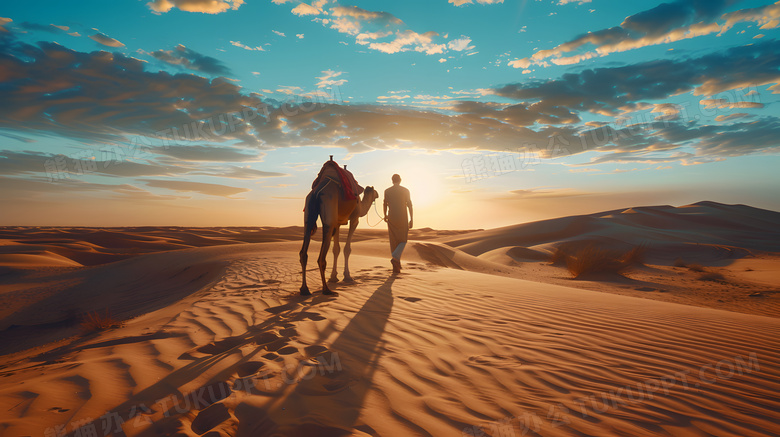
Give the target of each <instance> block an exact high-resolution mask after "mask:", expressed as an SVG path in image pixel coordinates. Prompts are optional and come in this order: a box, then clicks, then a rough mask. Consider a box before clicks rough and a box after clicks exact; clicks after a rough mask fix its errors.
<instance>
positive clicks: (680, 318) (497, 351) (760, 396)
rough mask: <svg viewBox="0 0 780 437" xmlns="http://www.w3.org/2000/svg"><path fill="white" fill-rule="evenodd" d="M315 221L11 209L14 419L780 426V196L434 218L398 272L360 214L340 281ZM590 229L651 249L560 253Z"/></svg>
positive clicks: (707, 428)
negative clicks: (181, 224)
mask: <svg viewBox="0 0 780 437" xmlns="http://www.w3.org/2000/svg"><path fill="white" fill-rule="evenodd" d="M301 232H302V230H301V228H300V227H289V228H208V229H203V228H200V229H183V228H175V227H171V228H163V227H158V228H105V229H94V228H93V229H90V228H2V229H0V302H2V305H0V331H1V334H0V354H2V356H1V357H0V434H1V435H2V436H46V437H49V436H64V435H68V436H109V435H111V436H119V435H127V436H157V435H177V436H198V435H204V436H209V437H217V436H272V435H278V436H320V435H321V436H340V435H357V436H363V435H381V436H399V435H434V436H449V435H453V436H464V435H465V436H483V435H489V436H521V435H541V436H657V435H669V436H772V435H780V425H778V423H780V395H778V393H780V352H778V350H777V344H779V343H780V301H778V294H780V281H779V280H778V278H780V275H778V271H779V270H780V213H777V212H772V211H766V210H761V209H757V208H751V207H749V206H744V205H722V204H717V203H712V202H701V203H698V204H694V205H687V206H682V207H672V206H654V207H634V208H626V209H623V210H616V211H608V212H604V213H599V214H592V215H587V216H576V217H564V218H560V219H554V220H545V221H541V222H534V223H527V224H520V225H516V226H510V227H506V228H499V229H490V230H477V231H435V230H432V229H420V230H413V231H412V232H411V233H410V244H409V246H408V247H407V250H406V252H405V254H404V270H403V272H402V273H401V274H399V275H392V274H391V267H390V263H389V256H388V251H389V250H388V242H387V237H386V234H385V233H384V232H383V231H382V230H381V229H368V228H365V226H364V224H362V225H361V228H360V229H359V231H358V232H357V234H356V238H355V241H356V242H355V243H354V245H353V253H352V258H351V259H350V266H351V273H352V276H353V278H354V279H355V282H354V283H350V284H347V283H343V282H339V283H337V284H335V285H333V288H334V290H335V291H337V292H338V293H339V295H338V296H334V297H331V296H323V295H322V294H320V293H319V292H318V291H317V290H318V289H319V287H318V286H319V274H318V272H317V271H316V269H315V267H316V265H315V263H314V261H313V260H314V259H315V258H316V252H317V251H318V249H319V245H318V244H317V243H315V244H313V245H312V247H311V249H310V253H309V266H308V268H309V270H308V271H307V278H308V280H309V284H310V287H311V288H312V291H314V296H311V297H308V298H304V297H301V296H298V287H299V285H300V265H299V263H298V250H299V249H300V239H301ZM584 245H597V246H598V247H599V248H603V249H604V250H614V251H625V250H629V249H631V248H632V247H637V246H641V247H643V248H644V250H645V253H644V256H643V257H642V258H643V259H642V262H641V263H637V265H634V266H632V267H631V268H630V269H629V270H626V271H624V272H622V273H620V274H617V273H614V274H610V273H602V274H598V275H591V276H587V277H582V278H578V279H573V278H572V274H571V273H570V272H569V270H568V269H567V267H566V265H565V263H551V262H550V259H551V256H553V255H554V254H555V253H556V251H557V250H559V249H561V250H564V249H565V250H566V251H570V252H571V253H575V252H576V249H577V248H578V247H583V246H584ZM330 263H332V261H331V260H330V259H329V264H330ZM339 264H340V265H343V263H342V262H340V263H339ZM329 273H330V272H329V271H328V274H329ZM339 276H340V277H341V276H342V274H341V272H339ZM89 314H92V315H93V316H97V317H98V318H105V319H110V320H112V321H113V323H112V324H113V325H114V326H111V327H107V328H105V329H100V330H97V331H94V332H92V331H90V332H88V331H86V330H85V329H86V326H85V324H84V323H82V321H83V320H84V319H85V317H87V316H88V315H89Z"/></svg>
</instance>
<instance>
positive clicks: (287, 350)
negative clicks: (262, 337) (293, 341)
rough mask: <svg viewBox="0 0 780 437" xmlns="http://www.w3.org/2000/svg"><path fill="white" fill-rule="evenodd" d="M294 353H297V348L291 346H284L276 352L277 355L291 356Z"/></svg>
mask: <svg viewBox="0 0 780 437" xmlns="http://www.w3.org/2000/svg"><path fill="white" fill-rule="evenodd" d="M296 352H298V348H296V347H293V346H286V347H283V348H281V349H279V350H278V351H276V353H278V354H279V355H292V354H294V353H296Z"/></svg>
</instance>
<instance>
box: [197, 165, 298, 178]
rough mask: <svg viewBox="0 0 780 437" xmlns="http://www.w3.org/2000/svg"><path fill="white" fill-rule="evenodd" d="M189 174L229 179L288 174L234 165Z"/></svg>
mask: <svg viewBox="0 0 780 437" xmlns="http://www.w3.org/2000/svg"><path fill="white" fill-rule="evenodd" d="M191 174H193V175H204V176H215V177H221V178H231V179H257V178H274V177H281V176H289V175H288V174H286V173H278V172H275V171H263V170H256V169H254V168H249V167H236V166H228V167H219V168H214V169H210V170H208V171H196V172H192V173H191Z"/></svg>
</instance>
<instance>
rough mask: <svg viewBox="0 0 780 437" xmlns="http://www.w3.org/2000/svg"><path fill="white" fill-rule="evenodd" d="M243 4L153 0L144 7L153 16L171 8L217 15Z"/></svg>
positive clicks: (214, 0) (229, 0) (235, 0)
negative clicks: (152, 13)
mask: <svg viewBox="0 0 780 437" xmlns="http://www.w3.org/2000/svg"><path fill="white" fill-rule="evenodd" d="M243 4H244V0H153V1H150V2H149V3H147V4H146V5H147V6H149V9H151V10H152V12H154V13H155V14H163V13H166V12H168V11H170V10H171V9H173V8H176V9H179V10H182V11H186V12H201V13H204V14H219V13H222V12H227V11H229V10H236V9H238V8H239V7H241V5H243Z"/></svg>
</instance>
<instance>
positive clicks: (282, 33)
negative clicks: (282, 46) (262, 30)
mask: <svg viewBox="0 0 780 437" xmlns="http://www.w3.org/2000/svg"><path fill="white" fill-rule="evenodd" d="M271 32H273V33H275V34H277V35H279V36H281V37H287V35H285V34H284V32H279V31H278V30H271Z"/></svg>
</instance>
